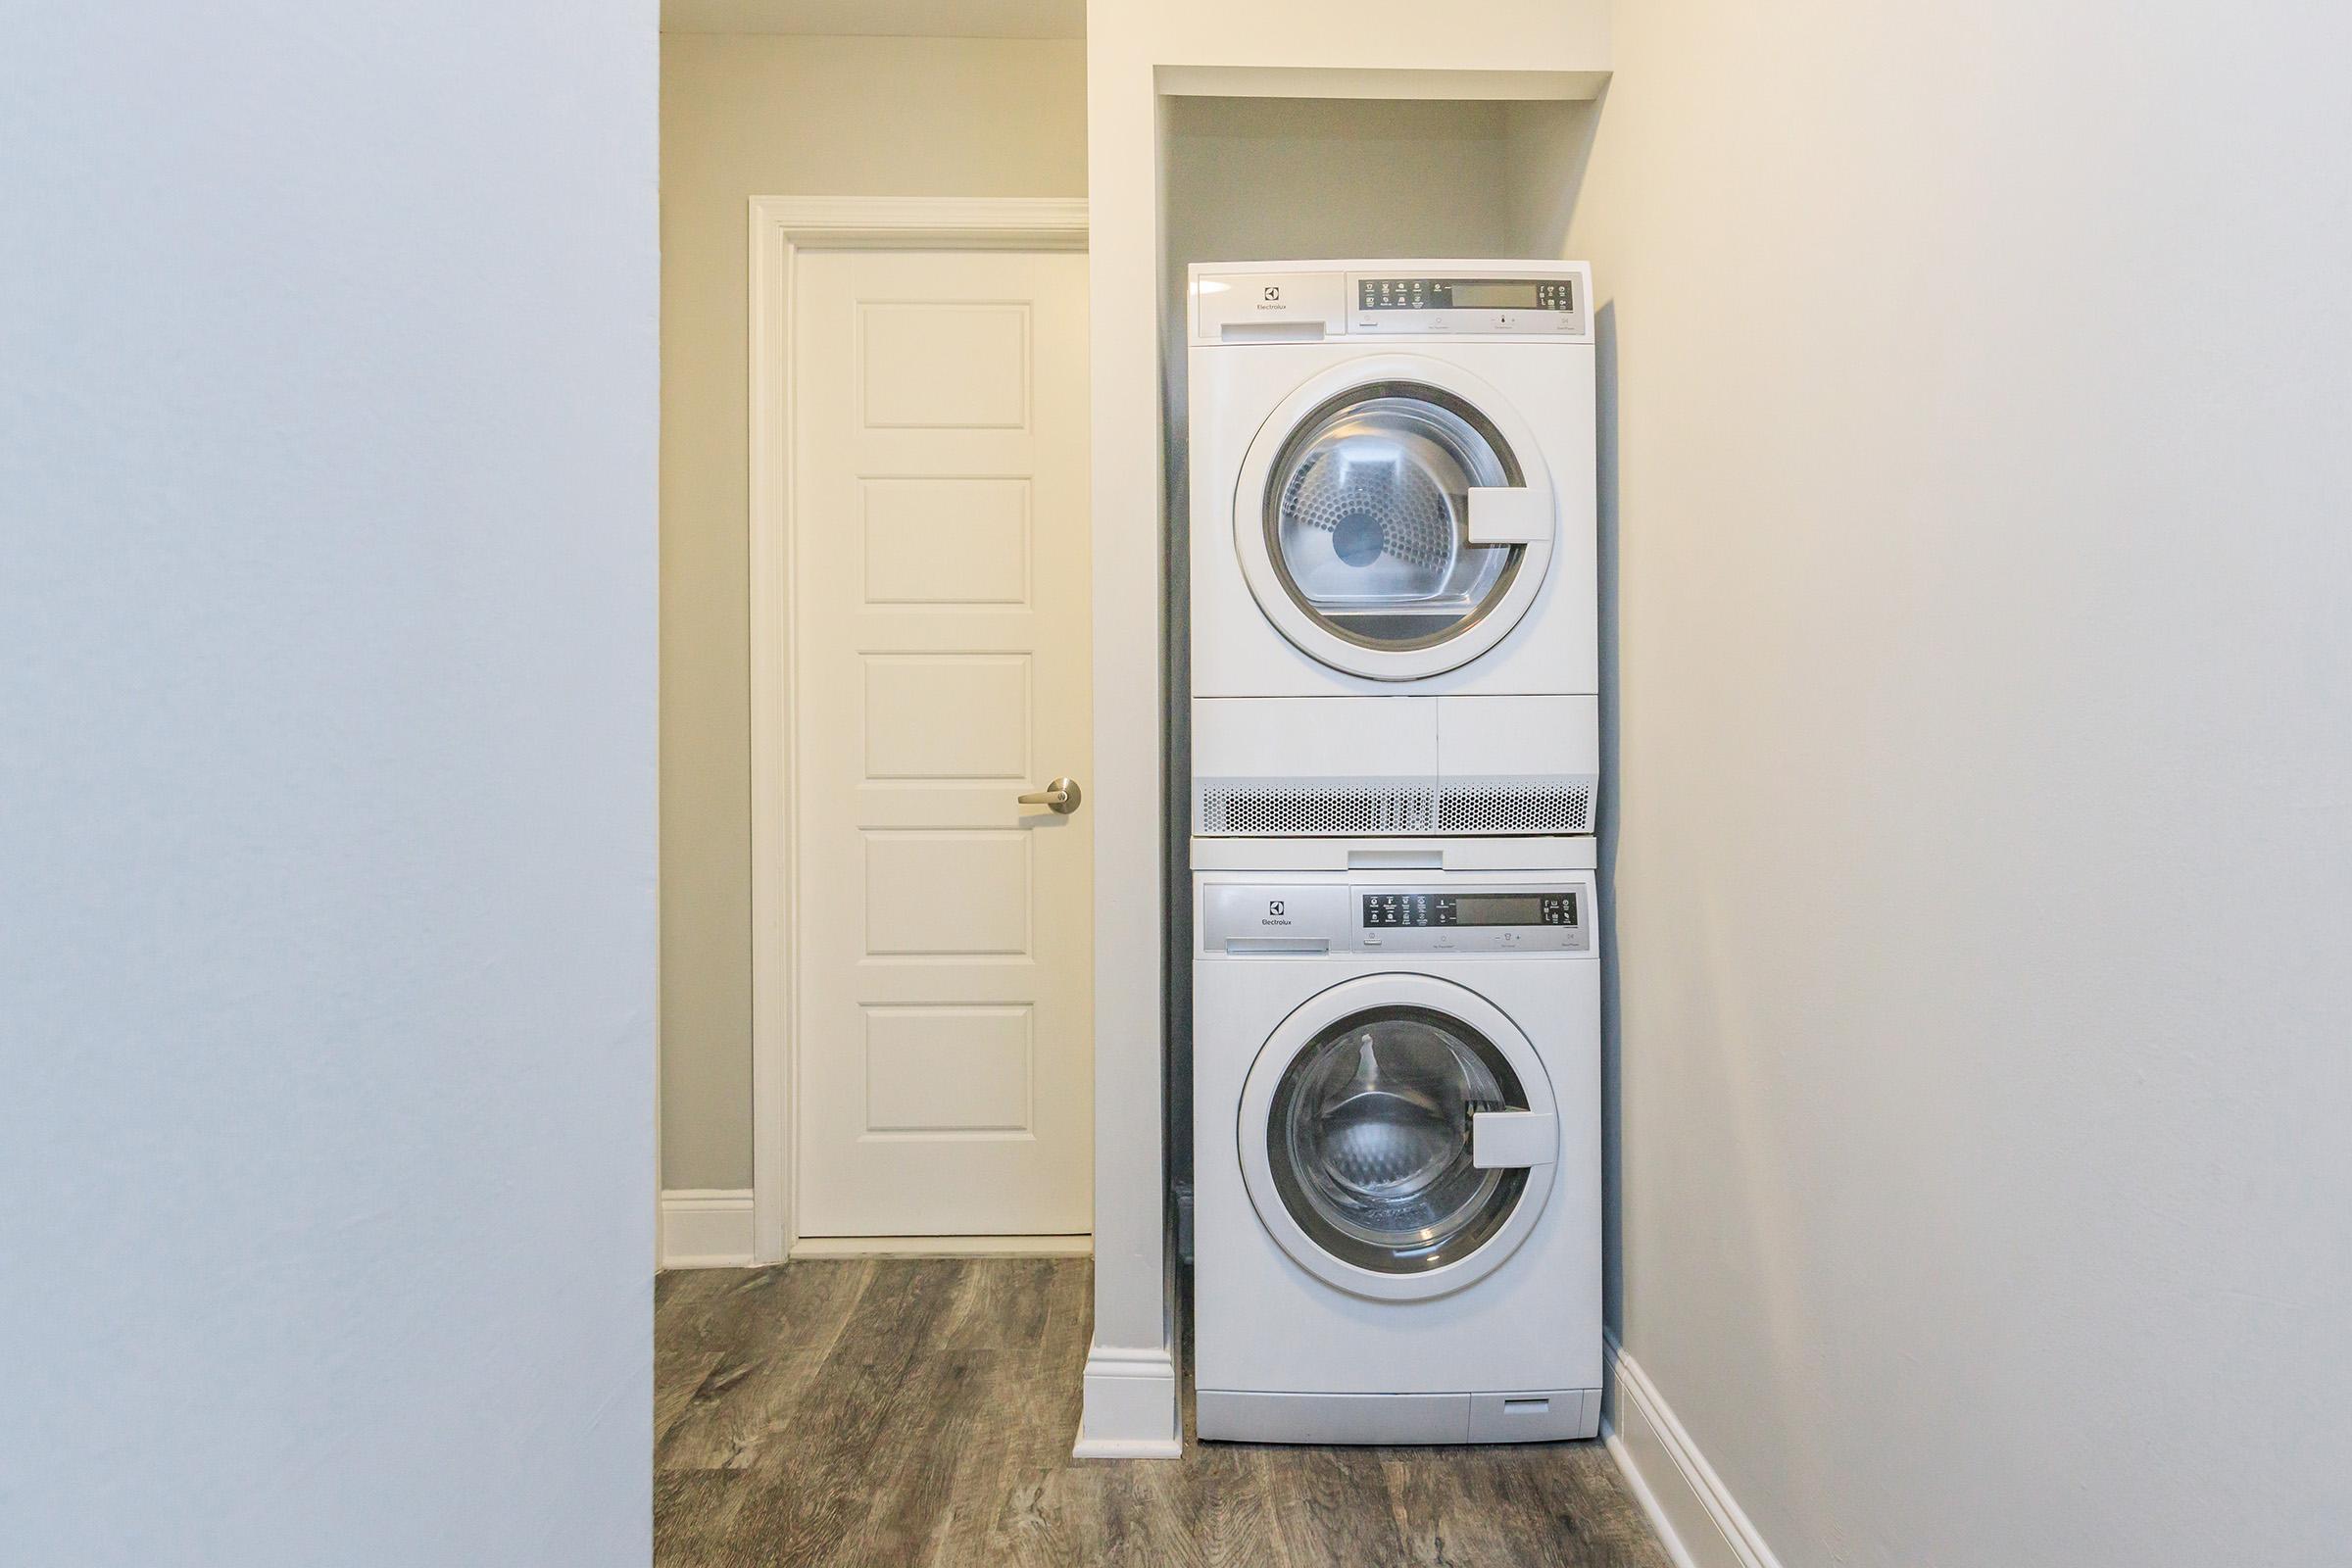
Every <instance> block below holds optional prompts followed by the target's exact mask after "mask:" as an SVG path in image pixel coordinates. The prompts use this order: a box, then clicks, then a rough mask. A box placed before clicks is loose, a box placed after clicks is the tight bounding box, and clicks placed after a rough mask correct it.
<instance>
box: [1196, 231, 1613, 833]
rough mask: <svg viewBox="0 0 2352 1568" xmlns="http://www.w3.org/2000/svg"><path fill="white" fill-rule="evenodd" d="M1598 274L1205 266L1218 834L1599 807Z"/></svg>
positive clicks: (1202, 588) (1202, 410) (1497, 819)
mask: <svg viewBox="0 0 2352 1568" xmlns="http://www.w3.org/2000/svg"><path fill="white" fill-rule="evenodd" d="M1591 287H1592V276H1591V270H1590V268H1588V267H1587V266H1586V265H1585V264H1583V263H1581V262H1472V261H1410V262H1372V261H1354V262H1348V261H1332V262H1280V263H1246V264H1201V265H1196V266H1195V267H1194V268H1193V269H1192V273H1191V280H1190V319H1189V333H1190V347H1189V351H1188V357H1187V365H1188V370H1189V384H1190V392H1189V400H1188V415H1189V441H1190V458H1189V463H1190V468H1189V473H1190V488H1191V571H1192V574H1191V593H1192V621H1191V628H1192V651H1191V675H1192V697H1193V705H1194V706H1193V721H1194V729H1195V742H1194V745H1195V767H1194V774H1195V780H1196V789H1195V792H1194V794H1195V804H1194V820H1193V823H1192V827H1193V831H1194V832H1196V833H1200V834H1211V835H1215V834H1227V833H1238V834H1252V833H1333V834H1359V835H1360V834H1365V833H1432V832H1435V833H1446V834H1452V833H1484V832H1514V833H1525V832H1535V833H1583V832H1590V831H1591V830H1592V824H1593V808H1594V806H1595V796H1596V790H1597V782H1598V780H1597V773H1598V761H1597V756H1598V750H1599V739H1598V731H1599V719H1598V696H1597V694H1598V691H1599V667H1598V664H1599V655H1598V641H1597V634H1596V627H1597V605H1596V599H1595V586H1594V507H1595V482H1594V478H1595V475H1594V463H1595V447H1594V443H1595V427H1594V384H1593V372H1594V366H1593V334H1592V326H1591ZM1399 702H1403V703H1406V704H1408V705H1409V706H1406V707H1397V706H1396V705H1397V704H1398V703H1399ZM1269 738H1271V744H1269ZM1447 780H1451V781H1453V785H1452V789H1451V795H1452V796H1453V797H1454V799H1453V800H1452V801H1451V802H1449V801H1448V789H1447V785H1446V781H1447Z"/></svg>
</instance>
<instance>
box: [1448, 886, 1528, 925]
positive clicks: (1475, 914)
mask: <svg viewBox="0 0 2352 1568" xmlns="http://www.w3.org/2000/svg"><path fill="white" fill-rule="evenodd" d="M1454 923H1455V924H1456V925H1542V924H1543V923H1544V900H1543V899H1542V898H1541V897H1539V896H1538V895H1536V894H1533V893H1466V894H1463V895H1462V896H1461V897H1459V898H1458V899H1457V900H1456V901H1455V913H1454Z"/></svg>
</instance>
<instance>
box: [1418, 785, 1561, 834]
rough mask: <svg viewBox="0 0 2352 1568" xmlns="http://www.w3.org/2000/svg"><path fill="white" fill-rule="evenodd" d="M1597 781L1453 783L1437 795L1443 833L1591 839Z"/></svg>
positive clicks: (1440, 826) (1441, 786)
mask: <svg viewBox="0 0 2352 1568" xmlns="http://www.w3.org/2000/svg"><path fill="white" fill-rule="evenodd" d="M1598 785H1599V781H1598V780H1597V779H1593V778H1449V779H1447V780H1446V781H1445V782H1444V783H1443V784H1442V785H1440V786H1439V789H1438V829H1437V830H1438V831H1439V832H1440V833H1590V832H1592V831H1593V796H1594V795H1595V794H1597V793H1598Z"/></svg>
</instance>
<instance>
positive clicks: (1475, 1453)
mask: <svg viewBox="0 0 2352 1568" xmlns="http://www.w3.org/2000/svg"><path fill="white" fill-rule="evenodd" d="M1088 1268H1089V1264H1088V1263H1087V1261H1086V1260H1085V1259H1083V1258H1042V1257H1038V1258H1027V1257H1015V1258H971V1259H954V1258H854V1259H843V1260H839V1261H831V1260H827V1261H821V1262H820V1261H809V1262H799V1263H787V1264H784V1265H783V1266H781V1267H778V1268H765V1269H723V1270H720V1269H712V1270H698V1271H694V1272H688V1273H673V1274H665V1275H663V1276H662V1279H661V1281H660V1284H659V1286H658V1287H657V1291H656V1302H657V1305H656V1309H655V1339H656V1357H655V1380H656V1385H657V1386H656V1392H655V1404H654V1435H655V1455H654V1464H655V1475H654V1557H655V1561H656V1562H657V1563H658V1564H661V1565H662V1568H689V1565H695V1568H701V1565H711V1568H720V1565H724V1568H735V1565H739V1564H741V1565H755V1564H756V1565H761V1568H766V1565H776V1568H803V1565H808V1568H815V1565H818V1564H841V1565H845V1568H847V1565H855V1568H964V1565H966V1564H973V1565H979V1564H986V1565H991V1568H994V1565H997V1564H1020V1565H1031V1564H1037V1565H1054V1568H1097V1565H1102V1564H1132V1565H1136V1568H1192V1565H1198V1568H1227V1565H1235V1568H1238V1565H1245V1564H1248V1565H1264V1568H1324V1565H1327V1564H1328V1565H1332V1568H1515V1565H1519V1564H1528V1565H1534V1564H1544V1565H1548V1568H1669V1564H1668V1559H1667V1557H1666V1555H1665V1553H1664V1551H1663V1550H1662V1549H1661V1548H1660V1547H1659V1545H1658V1544H1657V1543H1656V1541H1655V1539H1654V1538H1652V1536H1651V1535H1650V1533H1649V1529H1648V1526H1647V1524H1646V1523H1645V1522H1644V1521H1643V1519H1642V1512H1641V1509H1640V1508H1639V1506H1637V1505H1636V1503H1635V1502H1634V1500H1633V1498H1632V1497H1631V1496H1630V1495H1628V1494H1627V1492H1626V1490H1625V1487H1624V1483H1623V1481H1622V1480H1621V1479H1620V1477H1619V1476H1618V1474H1617V1470H1616V1467H1615V1465H1614V1464H1613V1463H1612V1462H1611V1461H1610V1459H1609V1456H1608V1454H1607V1453H1606V1452H1605V1451H1604V1450H1603V1449H1602V1448H1601V1446H1599V1445H1598V1444H1594V1443H1570V1444H1544V1445H1534V1446H1524V1447H1489V1448H1300V1447H1288V1446H1239V1445H1232V1444H1207V1445H1200V1444H1194V1443H1191V1442H1189V1441H1188V1443H1187V1445H1186V1447H1185V1454H1184V1457H1183V1458H1182V1459H1180V1460H1177V1461H1174V1462H1170V1461H1167V1460H1130V1461H1124V1462H1115V1461H1101V1460H1096V1461H1079V1460H1073V1459H1071V1457H1070V1442H1071V1439H1072V1437H1073V1436H1074V1435H1075V1434H1076V1432H1077V1428H1078V1398H1079V1376H1080V1373H1081V1371H1082V1369H1083V1367H1084V1365H1085V1361H1086V1347H1087V1338H1088V1329H1089V1322H1088V1319H1089V1294H1088V1289H1087V1282H1088ZM1188 1423H1189V1415H1188ZM1189 1436H1190V1435H1189V1433H1188V1439H1189Z"/></svg>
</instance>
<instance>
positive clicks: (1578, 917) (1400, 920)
mask: <svg viewBox="0 0 2352 1568" xmlns="http://www.w3.org/2000/svg"><path fill="white" fill-rule="evenodd" d="M1352 893H1353V896H1354V899H1355V911H1354V912H1355V924H1356V930H1355V938H1356V946H1358V947H1359V948H1366V949H1372V950H1375V951H1381V952H1399V953H1578V952H1582V951H1584V950H1586V949H1588V948H1590V947H1591V946H1592V934H1591V927H1590V924H1589V916H1590V913H1591V909H1590V903H1591V901H1590V900H1589V899H1587V898H1586V896H1585V894H1584V890H1583V889H1582V888H1578V887H1565V886H1553V887H1527V888H1483V887H1482V888H1479V889H1477V890H1476V891H1469V890H1464V891H1461V892H1455V891H1452V890H1449V889H1437V888H1421V887H1409V888H1370V887H1363V886H1360V885H1359V886H1357V887H1355V888H1354V889H1353V890H1352Z"/></svg>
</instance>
